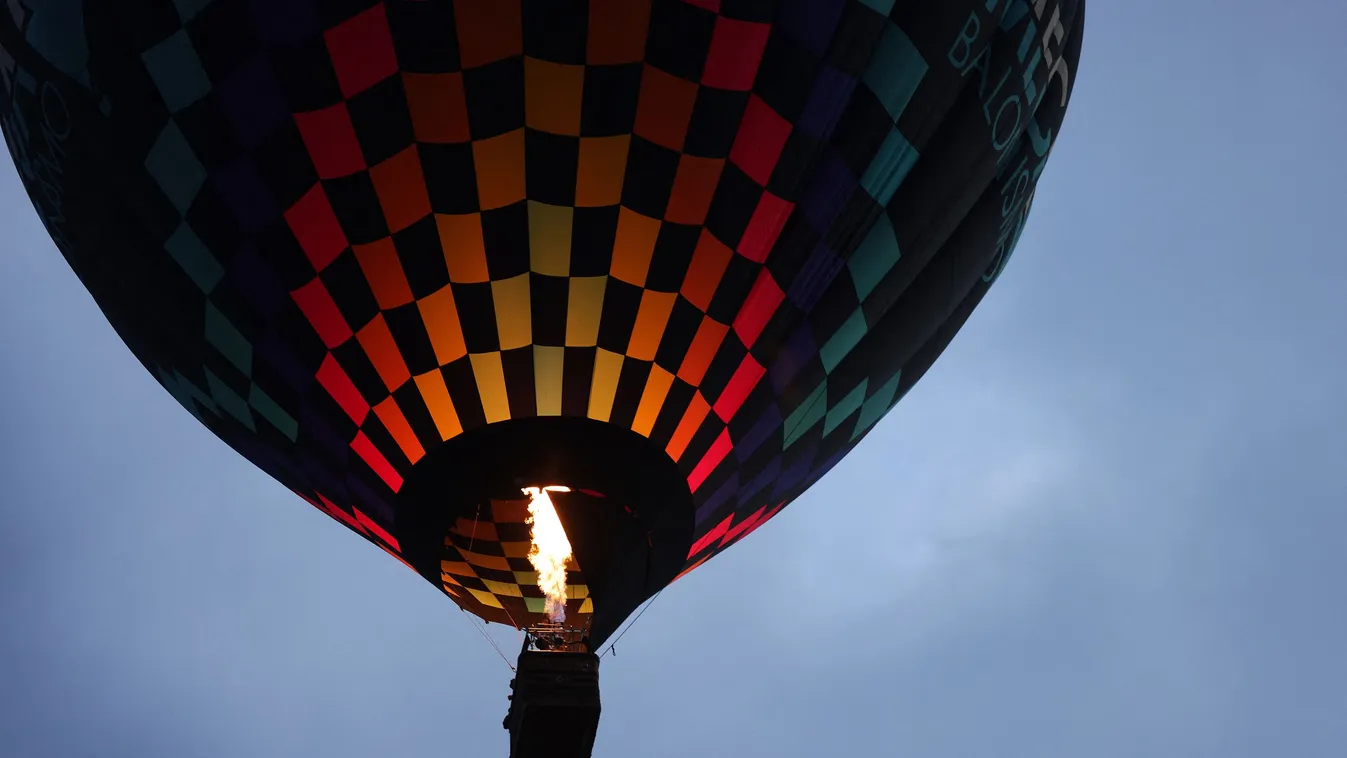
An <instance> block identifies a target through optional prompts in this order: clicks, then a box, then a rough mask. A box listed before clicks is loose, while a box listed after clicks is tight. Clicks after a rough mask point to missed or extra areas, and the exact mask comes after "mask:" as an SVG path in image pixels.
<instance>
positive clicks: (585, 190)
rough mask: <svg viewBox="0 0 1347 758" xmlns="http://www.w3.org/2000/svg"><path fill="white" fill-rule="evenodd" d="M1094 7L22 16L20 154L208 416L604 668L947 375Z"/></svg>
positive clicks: (570, 7)
mask: <svg viewBox="0 0 1347 758" xmlns="http://www.w3.org/2000/svg"><path fill="white" fill-rule="evenodd" d="M1084 5H1085V3H1084V0H948V1H947V2H940V3H934V2H924V3H911V2H894V1H893V0H384V1H382V2H378V1H376V0H47V1H46V2H35V1H34V0H10V1H9V2H7V3H5V5H4V7H3V9H0V81H2V82H3V89H4V97H3V98H0V123H2V124H3V131H4V135H5V139H6V141H7V143H8V146H9V148H10V151H11V154H12V155H13V157H14V161H15V165H16V167H17V169H18V172H19V174H20V176H21V177H22V179H23V182H24V185H25V187H26V188H27V190H28V192H29V194H30V196H31V199H32V201H33V204H34V206H35V208H36V210H37V212H38V213H39V214H40V216H41V218H42V220H43V222H44V223H45V225H46V228H47V229H48V231H49V232H50V234H51V236H52V239H53V240H54V242H55V244H56V246H57V248H58V249H59V250H60V251H61V253H62V254H63V255H64V256H65V258H66V259H67V261H68V262H69V264H70V266H71V268H72V269H73V270H74V272H75V273H76V274H77V275H78V276H79V278H80V280H81V281H82V283H83V284H84V286H85V287H86V288H87V289H88V291H89V292H90V293H91V295H92V296H93V297H94V299H95V300H96V302H97V303H98V305H99V307H100V308H101V309H102V311H103V312H104V313H105V314H106V316H107V318H108V320H109V322H110V323H111V324H112V326H113V327H114V328H115V329H116V331H117V333H118V334H119V335H120V337H121V338H122V339H123V340H124V341H125V342H126V344H127V346H128V347H129V348H130V349H131V350H132V352H134V354H135V355H136V356H137V357H138V358H139V360H140V361H141V362H142V363H143V364H144V366H145V367H146V369H147V370H148V371H149V372H150V373H151V374H152V375H153V376H154V377H155V378H156V379H157V380H158V381H159V382H160V383H161V384H162V385H163V387H164V388H165V389H167V390H168V391H169V392H170V393H172V395H173V396H174V397H175V398H176V399H177V400H178V401H179V402H180V403H181V404H182V405H183V407H185V408H186V409H187V410H188V411H189V412H191V413H192V414H194V415H195V416H196V417H197V418H198V419H199V420H200V421H201V423H202V424H204V425H205V426H206V427H207V428H208V429H210V431H211V432H212V433H214V434H216V435H217V436H219V437H220V438H221V439H222V440H224V441H225V442H226V443H228V444H229V445H230V446H231V447H232V448H233V449H235V450H236V451H238V452H239V453H240V454H242V455H243V456H245V457H246V458H247V459H248V460H250V461H252V462H253V463H254V464H255V465H257V466H258V467H260V468H261V469H263V470H264V471H266V472H267V473H269V474H270V475H271V476H273V477H274V478H275V479H277V480H278V481H280V482H282V483H283V484H284V485H285V486H287V487H288V488H290V489H291V490H293V491H294V492H295V493H296V494H298V495H299V496H300V497H301V498H303V499H304V500H306V501H308V502H309V503H310V504H312V505H313V506H314V507H315V508H317V509H319V510H321V511H322V512H323V513H325V514H327V515H328V516H330V517H332V518H334V519H336V520H338V521H340V522H341V523H343V524H344V525H345V526H346V527H348V528H349V529H350V530H351V531H354V532H355V533H357V534H359V535H360V536H361V537H363V538H365V539H366V540H368V541H370V542H372V543H374V544H375V545H377V546H378V547H379V548H381V549H383V550H385V551H387V552H388V553H389V554H390V555H392V556H393V557H394V558H396V559H397V560H400V561H402V562H404V563H406V564H407V565H408V566H409V567H410V568H411V569H412V570H414V571H415V572H416V573H418V574H420V575H421V576H422V577H424V578H425V579H426V580H427V581H429V582H431V583H433V584H434V585H435V586H436V587H439V588H440V589H441V590H442V591H443V592H444V594H446V595H447V596H448V597H449V598H450V599H451V600H453V601H454V602H455V603H457V604H458V605H459V606H460V607H462V608H463V609H464V610H466V611H468V612H470V613H472V614H474V615H476V616H478V617H480V618H482V619H486V620H489V621H492V622H497V623H501V624H509V625H511V626H515V627H519V628H521V629H532V630H534V632H532V633H531V634H532V636H531V637H530V638H529V639H532V640H533V642H534V643H538V642H539V641H543V642H544V643H545V641H546V640H548V639H553V640H554V641H558V642H557V643H556V644H557V647H558V649H560V648H567V649H573V648H576V647H577V645H578V649H580V650H582V652H586V653H587V654H591V655H592V653H593V651H594V649H596V648H597V647H598V646H599V645H601V644H602V643H604V642H605V641H607V640H610V639H611V638H612V637H613V635H614V633H615V632H616V631H617V630H618V629H619V627H620V625H621V624H622V623H623V621H624V620H625V619H627V618H628V617H629V616H631V614H632V613H633V611H634V610H635V609H636V608H638V607H639V606H640V605H641V603H643V602H644V601H646V600H648V599H649V598H651V597H652V596H654V595H655V594H656V593H657V592H659V591H660V590H661V588H663V587H665V586H667V585H668V584H670V583H671V582H673V581H674V580H675V579H677V578H678V577H679V576H681V575H682V574H684V573H686V572H688V571H691V570H693V569H694V568H697V567H698V566H701V565H702V564H704V563H706V561H707V560H709V559H710V558H712V557H713V556H715V555H716V554H718V553H719V552H721V551H722V550H725V549H726V548H728V547H730V546H731V545H733V544H735V543H736V542H738V541H739V540H741V539H743V538H744V537H746V536H747V535H748V534H750V533H751V532H753V531H754V530H755V529H757V528H759V527H760V526H762V525H763V524H764V523H766V522H767V521H768V520H770V519H771V518H772V517H774V516H775V515H776V514H778V513H779V512H780V511H781V509H782V508H784V507H785V506H786V505H787V504H788V503H790V502H792V501H793V500H794V499H795V498H797V497H799V496H800V494H801V493H803V492H804V491H805V490H806V489H807V488H808V487H809V486H810V485H812V484H813V483H814V482H815V481H817V480H818V479H819V478H820V477H822V476H823V475H824V474H825V473H826V472H827V471H828V470H829V469H830V468H832V467H833V466H834V465H835V464H836V463H837V462H838V461H839V460H840V459H841V458H842V457H843V456H845V455H846V454H847V452H848V451H849V450H851V449H852V448H853V447H854V446H855V445H856V444H857V443H858V442H859V441H860V440H861V439H862V438H863V437H864V436H865V435H866V433H867V432H868V431H869V430H870V429H872V428H873V427H874V425H875V423H876V422H877V421H878V420H879V419H880V418H881V417H882V416H884V414H885V413H886V412H887V411H888V410H889V409H890V408H891V407H893V406H894V404H895V403H897V402H898V400H899V399H900V398H902V397H903V395H904V394H905V393H906V392H907V391H908V389H910V388H911V387H912V386H913V384H915V383H916V382H917V381H918V380H919V379H920V378H921V377H922V375H923V374H924V373H925V372H926V371H927V369H928V368H929V367H930V366H931V365H932V363H933V362H934V361H935V360H936V358H937V357H938V356H939V355H940V354H941V352H942V351H943V350H944V349H945V347H946V346H947V345H948V344H949V342H950V340H951V339H952V338H953V337H954V335H955V333H956V332H957V331H958V330H959V329H960V327H961V326H962V325H963V324H964V322H965V320H966V319H967V318H968V317H969V315H970V314H971V313H972V311H973V310H974V308H975V307H976V306H977V304H978V303H979V301H980V300H981V299H982V297H983V296H984V295H985V294H986V292H987V290H988V288H989V287H990V286H991V285H992V284H993V283H994V282H995V281H996V279H997V277H998V275H999V274H1000V272H1001V271H1002V270H1003V268H1004V266H1005V265H1006V262H1007V260H1008V259H1009V258H1010V256H1011V253H1012V251H1013V250H1014V248H1015V245H1016V242H1017V241H1018V239H1019V236H1020V233H1021V231H1022V229H1023V228H1024V224H1025V220H1026V218H1027V215H1028V213H1029V208H1030V205H1031V202H1032V198H1033V195H1034V189H1035V187H1036V185H1037V182H1038V180H1039V177H1040V175H1041V172H1042V171H1043V168H1044V166H1045V165H1046V162H1047V160H1048V156H1049V152H1050V149H1051V147H1052V145H1053V142H1054V140H1055V138H1056V137H1057V134H1058V131H1059V129H1060V127H1061V124H1062V119H1063V116H1064V115H1065V112H1066V108H1067V104H1068V101H1069V96H1070V92H1071V88H1072V84H1073V81H1074V79H1073V73H1074V71H1075V68H1076V65H1077V61H1078V59H1079V55H1080V48H1081V39H1082V28H1083V24H1084ZM545 517H547V518H550V519H553V520H546V518H545ZM542 532H546V533H547V534H550V535H552V536H553V537H556V538H557V539H556V540H554V544H553V545H552V546H551V548H548V547H547V546H546V545H540V539H542V538H540V536H539V535H540V533H542ZM558 535H559V536H558ZM549 550H550V551H551V552H549ZM548 561H550V563H549V562H548ZM833 570H835V571H839V572H845V567H844V564H842V563H838V564H836V565H835V566H834V567H833ZM548 624H553V625H554V626H550V627H549V626H547V625H548ZM538 629H544V630H551V631H550V632H547V633H540V632H537V630H538ZM564 630H571V631H574V630H579V633H580V634H581V637H580V638H579V642H576V641H575V640H574V639H570V641H569V642H567V641H565V640H564V639H563V638H564V636H565V635H564V634H563V631H564ZM553 633H555V636H554V637H550V636H549V635H550V634H553ZM538 647H539V645H538V644H534V645H533V647H532V648H530V649H529V650H526V652H540V650H539V649H538ZM542 647H544V648H545V647H548V645H547V644H542ZM594 681H595V682H596V681H597V679H595V680H594ZM595 686H597V685H596V684H595ZM594 707H595V713H597V700H596V699H595V700H594ZM595 718H597V716H595ZM507 726H508V722H507ZM590 739H591V740H592V732H591V733H590ZM520 749H521V750H522V748H520ZM582 753H583V754H584V755H588V749H587V748H585V749H583V751H582ZM519 754H521V755H522V754H523V753H522V752H521V753H519Z"/></svg>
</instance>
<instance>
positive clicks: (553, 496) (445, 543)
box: [395, 417, 695, 645]
mask: <svg viewBox="0 0 1347 758" xmlns="http://www.w3.org/2000/svg"><path fill="white" fill-rule="evenodd" d="M395 516H396V520H397V525H398V532H399V539H400V540H401V542H402V547H403V550H402V554H403V557H404V558H405V559H406V560H407V561H408V562H409V563H410V564H411V565H412V566H413V568H415V569H416V570H417V572H418V573H420V574H421V575H422V576H423V577H425V578H426V579H427V580H428V581H430V582H432V583H433V584H435V585H436V586H438V587H440V588H441V589H442V590H443V591H444V592H445V593H446V594H448V595H449V596H450V597H451V598H453V599H454V601H455V602H457V603H458V605H459V606H460V607H461V608H462V609H463V610H466V611H468V612H470V613H473V614H474V615H477V616H479V617H481V618H483V619H486V620H487V621H492V622H497V623H502V624H507V625H510V626H515V627H518V628H524V627H528V626H532V625H535V624H538V623H561V622H563V621H564V622H565V623H566V624H567V625H568V626H575V627H577V628H583V629H585V630H586V631H587V632H588V634H589V636H590V638H591V640H592V641H593V644H596V645H597V644H600V643H601V642H602V641H603V640H604V639H605V638H606V637H607V636H608V635H610V634H611V633H612V632H613V631H615V630H616V628H617V626H618V625H619V624H620V623H621V622H622V620H624V619H625V618H627V616H629V615H630V614H631V613H632V612H633V611H634V610H635V609H636V607H637V606H639V605H640V603H642V602H643V601H644V600H646V599H648V598H649V597H651V596H653V595H654V594H655V593H656V592H658V591H659V590H660V589H662V588H663V587H664V586H665V585H667V584H669V583H670V582H671V581H673V579H674V578H676V577H677V576H678V574H679V573H680V572H681V571H682V569H683V567H684V564H685V563H686V560H687V555H688V551H689V550H690V548H691V546H692V532H693V525H694V520H695V519H694V508H693V500H692V493H691V491H690V490H689V488H688V484H687V479H686V477H685V476H684V475H683V474H682V473H681V472H680V471H679V469H678V467H677V465H676V464H674V462H673V461H672V460H670V459H669V457H668V455H667V454H665V452H664V451H663V450H662V449H660V448H658V447H657V446H656V445H654V444H652V443H651V442H650V441H649V440H648V439H646V438H645V437H642V436H640V435H638V434H636V433H635V432H632V431H630V430H627V429H622V428H620V427H616V426H613V425H610V424H607V423H603V422H598V421H593V420H591V419H584V418H567V417H546V418H528V419H515V420H510V421H505V422H499V423H496V424H489V425H487V426H483V427H479V428H477V429H473V430H471V431H468V432H465V433H463V434H460V435H459V436H457V437H455V438H453V439H450V440H449V441H447V442H445V443H444V444H443V445H440V446H438V447H437V448H436V449H435V450H434V451H431V452H430V453H428V454H427V455H426V456H425V457H424V458H422V460H421V461H419V462H418V463H417V464H416V466H415V467H414V468H413V469H412V471H411V473H410V475H409V476H408V477H407V479H406V483H405V484H404V485H403V487H402V489H401V491H400V492H399V493H398V497H397V500H396V502H395Z"/></svg>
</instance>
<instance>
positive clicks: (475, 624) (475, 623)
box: [459, 608, 515, 671]
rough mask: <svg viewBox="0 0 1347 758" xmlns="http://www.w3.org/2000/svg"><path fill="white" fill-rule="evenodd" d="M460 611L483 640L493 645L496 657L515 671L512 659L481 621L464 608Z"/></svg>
mask: <svg viewBox="0 0 1347 758" xmlns="http://www.w3.org/2000/svg"><path fill="white" fill-rule="evenodd" d="M459 610H460V611H463V613H466V614H467V616H468V620H469V621H471V622H472V626H473V628H474V629H476V630H477V631H478V633H479V634H481V635H482V639H484V640H486V641H487V644H489V645H491V647H492V648H494V649H495V651H496V655H499V656H500V659H501V660H502V661H505V665H506V666H509V667H510V671H514V670H515V668H514V664H512V663H510V659H509V658H506V657H505V653H504V652H503V651H502V650H501V649H500V645H497V644H496V641H495V640H494V639H492V638H491V635H490V634H487V632H486V627H485V626H483V625H482V624H481V621H480V620H479V619H478V618H477V617H476V616H474V615H473V614H471V613H468V612H467V611H464V610H463V609H462V608H459Z"/></svg>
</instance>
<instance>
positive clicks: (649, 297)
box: [627, 290, 678, 361]
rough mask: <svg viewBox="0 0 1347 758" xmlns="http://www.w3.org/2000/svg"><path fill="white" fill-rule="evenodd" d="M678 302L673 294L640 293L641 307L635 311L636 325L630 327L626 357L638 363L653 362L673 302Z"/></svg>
mask: <svg viewBox="0 0 1347 758" xmlns="http://www.w3.org/2000/svg"><path fill="white" fill-rule="evenodd" d="M677 300H678V294H677V293H675V292H654V291H652V290H646V291H645V292H642V293H641V306H640V308H639V309H638V310H637V311H636V324H635V326H633V327H632V331H631V342H630V343H628V345H627V355H628V356H630V357H632V358H635V359H637V360H640V361H653V360H655V352H656V351H657V350H659V342H660V340H661V339H662V338H663V337H664V329H665V327H667V326H668V324H669V316H670V314H672V313H673V307H674V302H675V301H677Z"/></svg>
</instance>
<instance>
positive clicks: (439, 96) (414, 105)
mask: <svg viewBox="0 0 1347 758" xmlns="http://www.w3.org/2000/svg"><path fill="white" fill-rule="evenodd" d="M402 87H403V90H404V91H405V92H406V93H407V110H408V111H409V112H410V113H411V117H412V129H413V131H414V133H415V134H416V141H417V142H429V143H455V142H467V141H468V140H470V139H472V137H471V135H470V134H469V133H468V105H467V101H466V100H464V98H463V74H461V73H459V72H457V71H455V72H453V73H449V74H413V73H410V72H408V73H404V74H403V75H402Z"/></svg>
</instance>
